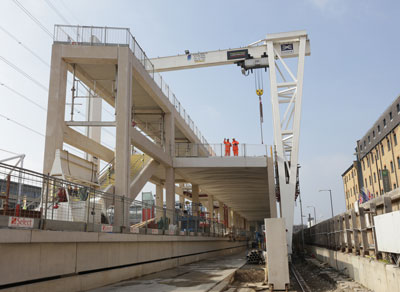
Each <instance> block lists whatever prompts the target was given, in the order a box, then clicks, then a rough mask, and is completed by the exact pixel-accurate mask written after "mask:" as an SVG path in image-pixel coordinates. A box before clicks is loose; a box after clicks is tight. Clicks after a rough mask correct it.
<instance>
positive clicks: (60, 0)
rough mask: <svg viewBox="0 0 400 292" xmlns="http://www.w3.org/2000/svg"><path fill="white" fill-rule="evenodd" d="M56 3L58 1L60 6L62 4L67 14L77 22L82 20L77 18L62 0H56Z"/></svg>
mask: <svg viewBox="0 0 400 292" xmlns="http://www.w3.org/2000/svg"><path fill="white" fill-rule="evenodd" d="M57 3H60V4H61V5H62V6H64V9H65V10H66V11H68V12H69V14H70V15H71V16H72V17H73V18H74V19H75V20H76V21H77V23H82V21H80V20H79V18H77V17H76V15H75V14H74V13H73V12H72V11H71V9H69V7H68V6H67V5H66V4H65V3H64V1H63V0H58V1H57Z"/></svg>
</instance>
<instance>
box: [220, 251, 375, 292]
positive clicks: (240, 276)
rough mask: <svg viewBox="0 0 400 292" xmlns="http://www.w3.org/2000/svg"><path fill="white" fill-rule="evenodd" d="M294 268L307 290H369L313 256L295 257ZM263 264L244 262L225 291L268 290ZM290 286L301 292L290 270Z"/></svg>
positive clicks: (247, 291) (320, 291)
mask: <svg viewBox="0 0 400 292" xmlns="http://www.w3.org/2000/svg"><path fill="white" fill-rule="evenodd" d="M292 264H293V265H294V267H295V269H296V270H297V271H298V272H299V273H300V275H301V277H302V278H303V279H304V281H305V282H306V285H307V286H308V287H309V290H306V291H307V292H310V291H312V292H314V291H315V292H371V290H368V289H366V288H365V287H363V286H361V285H360V284H358V283H356V282H354V281H353V280H352V279H350V278H349V277H347V276H345V275H343V274H341V273H339V272H337V271H335V270H333V269H332V268H330V267H328V266H326V265H325V264H322V263H320V262H319V261H317V260H316V259H313V258H304V257H295V258H293V263H292ZM263 268H264V266H263V265H250V264H246V265H244V266H243V267H242V268H240V269H239V270H238V271H236V273H235V277H234V280H233V282H232V283H231V284H230V285H229V286H228V287H227V289H226V290H225V291H228V292H254V291H269V289H268V286H267V285H266V284H264V283H263V282H264V269H263ZM290 282H291V287H290V290H289V291H293V292H302V290H301V287H300V285H299V283H298V282H297V280H296V278H295V276H294V274H292V272H290Z"/></svg>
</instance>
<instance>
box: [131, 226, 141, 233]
mask: <svg viewBox="0 0 400 292" xmlns="http://www.w3.org/2000/svg"><path fill="white" fill-rule="evenodd" d="M131 233H139V228H137V227H131Z"/></svg>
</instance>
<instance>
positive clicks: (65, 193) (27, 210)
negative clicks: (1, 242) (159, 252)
mask: <svg viewBox="0 0 400 292" xmlns="http://www.w3.org/2000/svg"><path fill="white" fill-rule="evenodd" d="M12 168H14V171H13V172H12V173H11V174H10V170H11V169H12ZM20 176H21V177H22V198H23V199H22V200H21V203H20V204H18V201H17V193H18V183H19V177H20ZM2 216H3V218H4V217H8V219H6V220H0V228H4V227H12V228H27V227H28V228H34V229H51V230H76V231H87V232H110V233H111V232H114V233H121V232H123V233H139V234H165V235H203V236H228V235H229V236H230V235H232V234H233V235H236V236H240V235H242V234H243V232H244V230H241V229H237V228H227V222H225V221H224V220H223V218H220V220H218V219H216V218H212V217H211V216H210V215H209V213H208V212H206V209H205V208H204V206H202V205H201V204H194V203H193V204H192V203H190V202H189V201H186V202H185V203H184V204H180V203H176V204H175V206H174V208H166V206H164V205H163V204H160V203H159V204H156V202H155V200H153V198H152V199H151V200H142V201H139V200H134V199H130V198H129V197H127V196H118V195H114V194H109V193H105V192H102V191H100V190H98V189H96V188H93V187H89V186H85V185H81V184H77V183H74V182H71V181H67V180H63V179H60V178H58V177H53V176H49V175H44V174H41V173H38V172H34V171H31V170H28V169H24V168H17V167H14V166H11V165H8V164H3V163H0V217H2ZM15 218H17V219H19V220H15ZM13 219H14V220H13ZM11 222H23V224H22V225H21V226H18V224H17V225H16V224H15V223H14V224H11ZM29 222H32V224H31V225H30V224H29ZM60 222H62V224H60Z"/></svg>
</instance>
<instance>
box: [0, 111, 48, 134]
mask: <svg viewBox="0 0 400 292" xmlns="http://www.w3.org/2000/svg"><path fill="white" fill-rule="evenodd" d="M0 117H2V118H4V119H6V120H7V121H10V122H12V123H14V124H16V125H18V126H20V127H22V128H25V129H27V130H29V131H31V132H33V133H36V134H38V135H40V136H42V137H45V135H43V134H42V133H40V132H38V131H36V130H34V129H32V128H30V127H28V126H25V125H24V124H21V123H19V122H17V121H15V120H13V119H11V118H9V117H7V116H5V115H3V114H0Z"/></svg>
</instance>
